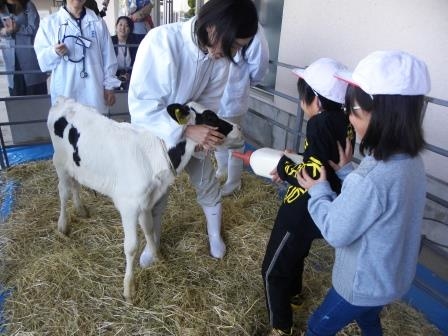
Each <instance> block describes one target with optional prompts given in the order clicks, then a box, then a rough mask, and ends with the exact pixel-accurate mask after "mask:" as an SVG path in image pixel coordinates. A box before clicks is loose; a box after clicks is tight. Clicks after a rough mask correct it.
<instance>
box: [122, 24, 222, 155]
mask: <svg viewBox="0 0 448 336" xmlns="http://www.w3.org/2000/svg"><path fill="white" fill-rule="evenodd" d="M194 20H195V19H194V18H193V19H190V20H189V21H187V22H177V23H172V24H167V25H163V26H159V27H156V28H154V29H151V30H150V31H149V32H148V34H147V35H146V36H145V38H144V39H143V41H142V42H141V43H140V46H139V48H138V51H137V56H136V59H135V63H134V67H133V70H132V75H131V81H130V85H129V92H128V102H129V112H130V114H131V121H132V123H133V124H138V125H142V126H144V127H146V128H148V129H150V130H151V131H152V132H153V133H154V134H156V135H157V136H159V137H160V138H162V139H163V140H164V141H165V143H166V145H167V147H168V148H170V147H172V146H174V145H175V144H176V143H177V141H178V140H179V139H180V138H181V136H182V133H183V130H184V127H183V126H180V125H179V124H178V123H177V122H175V121H174V120H172V119H171V117H170V116H169V115H168V113H167V111H166V107H167V105H169V104H172V103H181V104H183V103H187V102H189V101H196V102H198V103H200V104H202V105H203V106H205V107H207V108H209V109H211V110H213V111H218V108H219V100H220V98H221V96H222V93H223V91H224V87H225V84H226V81H227V76H228V67H229V61H228V60H227V59H225V58H221V59H217V60H213V59H211V58H209V57H208V56H207V55H206V54H204V53H203V52H202V51H201V50H200V49H199V48H198V47H197V45H196V44H195V43H194V41H193V40H192V36H193V34H192V27H193V24H194Z"/></svg>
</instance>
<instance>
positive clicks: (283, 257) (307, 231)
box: [262, 58, 354, 335]
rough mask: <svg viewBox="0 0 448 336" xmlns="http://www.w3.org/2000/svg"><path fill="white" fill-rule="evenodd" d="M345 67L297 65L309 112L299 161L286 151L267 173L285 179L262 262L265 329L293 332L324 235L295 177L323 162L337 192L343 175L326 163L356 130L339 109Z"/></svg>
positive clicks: (325, 62)
mask: <svg viewBox="0 0 448 336" xmlns="http://www.w3.org/2000/svg"><path fill="white" fill-rule="evenodd" d="M344 69H346V68H345V66H343V65H342V64H340V63H338V62H336V61H334V60H332V59H329V58H321V59H319V60H317V61H315V62H314V63H313V64H311V65H310V66H309V67H308V68H306V69H305V70H301V69H295V70H294V73H295V74H296V75H298V76H299V80H298V83H297V87H298V91H299V97H300V107H301V108H302V110H303V111H304V113H305V115H306V116H307V117H308V122H307V126H306V139H305V145H304V153H303V161H302V162H300V163H294V162H293V161H291V159H289V158H288V157H287V156H286V155H284V156H283V157H282V158H281V159H280V161H279V163H278V165H277V168H276V169H275V170H274V171H273V172H272V173H271V175H272V179H273V181H275V182H279V181H286V182H287V183H288V184H289V187H288V190H287V192H286V195H285V196H284V199H283V202H282V204H281V206H280V208H279V210H278V213H277V218H276V220H275V223H274V226H273V228H272V232H271V236H270V238H269V241H268V245H267V248H266V253H265V257H264V260H263V265H262V276H263V282H264V287H265V295H266V305H267V309H268V314H269V322H270V326H271V328H272V330H271V331H270V334H269V335H291V334H292V308H293V307H294V305H298V304H300V300H303V299H302V297H301V295H300V294H301V291H302V276H303V268H304V261H305V258H306V257H307V256H308V253H309V250H310V248H311V244H312V242H313V240H314V239H317V238H322V235H321V233H320V231H319V229H318V228H317V226H316V225H315V224H314V222H313V221H312V219H311V217H310V214H309V212H308V209H307V205H308V199H309V195H308V193H307V190H306V189H304V188H302V187H301V186H300V185H299V183H298V182H297V179H296V173H297V171H300V170H301V169H306V171H307V172H308V173H309V174H310V176H312V177H313V178H314V179H317V178H318V177H319V168H320V167H321V166H325V169H326V171H327V177H328V181H329V182H330V184H331V187H332V189H333V190H334V191H335V192H338V193H339V192H340V189H341V181H340V180H339V178H338V177H337V176H336V173H335V172H334V170H333V169H332V168H331V166H330V165H329V163H328V162H329V160H332V161H333V162H339V151H338V142H339V144H341V146H343V147H344V146H345V144H346V138H347V137H349V138H350V139H351V140H352V141H354V132H353V130H352V128H351V126H350V124H349V121H348V117H347V116H346V114H345V112H344V110H343V105H342V104H343V103H344V100H345V92H346V89H347V85H346V83H345V84H344V83H343V82H342V81H338V80H337V79H336V78H335V77H334V74H335V73H336V72H338V71H340V70H344Z"/></svg>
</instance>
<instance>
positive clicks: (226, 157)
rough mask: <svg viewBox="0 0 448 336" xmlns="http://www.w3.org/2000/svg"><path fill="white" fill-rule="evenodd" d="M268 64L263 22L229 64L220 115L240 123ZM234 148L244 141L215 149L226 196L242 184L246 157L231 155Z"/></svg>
mask: <svg viewBox="0 0 448 336" xmlns="http://www.w3.org/2000/svg"><path fill="white" fill-rule="evenodd" d="M268 67H269V46H268V42H267V40H266V37H265V35H264V32H263V28H262V27H261V25H259V27H258V32H257V34H256V35H255V37H254V38H253V40H252V42H251V44H250V46H249V47H248V48H247V51H246V54H245V56H244V57H243V55H241V53H238V54H237V55H236V56H235V63H232V64H231V65H230V70H229V79H228V81H227V85H226V88H225V90H224V94H223V96H222V99H221V104H220V107H219V113H218V115H219V116H220V117H222V118H224V119H227V120H229V121H231V122H233V123H235V124H237V125H241V123H242V121H243V117H244V115H245V114H246V113H247V110H248V108H249V95H250V87H251V86H254V85H257V84H259V83H260V82H261V81H262V80H263V77H264V76H265V75H266V73H267V71H268ZM232 151H239V152H241V153H242V152H244V144H241V147H240V148H236V149H232V150H219V151H216V152H215V156H216V162H217V163H218V170H217V172H216V177H218V178H221V177H225V176H227V179H226V182H225V183H224V185H223V186H222V189H221V194H222V196H227V195H230V194H231V193H233V192H234V191H235V190H238V189H240V188H241V174H242V172H243V161H242V160H240V159H237V158H234V157H232V153H231V152H232Z"/></svg>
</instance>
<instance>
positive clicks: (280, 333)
mask: <svg viewBox="0 0 448 336" xmlns="http://www.w3.org/2000/svg"><path fill="white" fill-rule="evenodd" d="M290 335H292V328H291V329H289V331H284V330H281V329H276V328H273V329H272V330H271V331H270V332H269V334H268V336H290Z"/></svg>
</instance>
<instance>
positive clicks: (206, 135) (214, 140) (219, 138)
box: [185, 125, 225, 150]
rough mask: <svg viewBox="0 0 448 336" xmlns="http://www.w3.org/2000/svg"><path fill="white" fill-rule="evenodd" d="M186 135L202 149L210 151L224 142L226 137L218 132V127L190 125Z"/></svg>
mask: <svg viewBox="0 0 448 336" xmlns="http://www.w3.org/2000/svg"><path fill="white" fill-rule="evenodd" d="M185 135H186V136H187V137H188V138H190V139H192V140H194V141H195V142H197V143H198V144H199V145H201V146H202V148H204V149H206V150H209V149H214V148H215V147H216V146H219V145H221V144H222V143H223V142H224V138H225V137H224V135H222V134H221V133H219V132H218V131H217V127H211V126H208V125H188V126H187V128H186V130H185Z"/></svg>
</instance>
